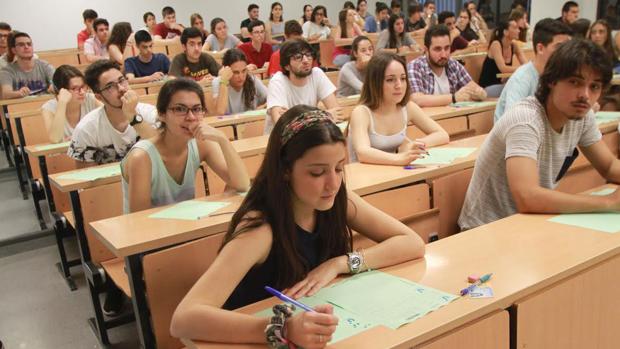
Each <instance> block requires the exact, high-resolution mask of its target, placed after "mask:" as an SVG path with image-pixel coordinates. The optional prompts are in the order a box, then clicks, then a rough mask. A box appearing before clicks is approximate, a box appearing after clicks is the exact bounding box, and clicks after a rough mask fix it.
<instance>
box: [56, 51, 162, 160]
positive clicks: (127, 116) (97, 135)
mask: <svg viewBox="0 0 620 349" xmlns="http://www.w3.org/2000/svg"><path fill="white" fill-rule="evenodd" d="M84 75H85V77H86V84H87V85H88V87H90V89H91V90H92V91H93V92H94V93H95V97H97V99H98V100H99V101H101V102H103V106H102V107H99V108H97V109H95V110H93V111H91V112H90V113H88V114H86V116H84V117H83V118H82V119H81V120H80V122H79V123H78V124H77V126H76V127H75V129H74V130H73V135H72V136H71V145H70V146H69V150H68V152H67V155H68V156H69V157H71V158H73V159H75V160H77V161H78V162H79V163H78V165H79V166H84V165H86V164H88V163H90V164H94V163H96V164H105V163H109V162H114V161H120V160H121V159H122V158H123V157H125V154H127V152H128V151H129V149H131V147H132V146H133V145H134V144H135V143H136V142H137V141H138V139H140V138H149V137H152V136H154V135H155V129H154V128H153V126H154V124H155V122H156V121H157V111H156V109H155V107H153V106H152V105H150V104H144V103H138V95H137V94H136V92H135V91H132V90H130V89H129V83H128V81H127V78H125V76H124V75H123V73H121V68H120V66H119V65H118V63H116V62H112V61H110V60H101V61H97V62H95V63H93V64H91V65H90V66H89V67H88V68H87V69H86V73H85V74H84Z"/></svg>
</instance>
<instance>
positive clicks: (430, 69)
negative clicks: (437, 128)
mask: <svg viewBox="0 0 620 349" xmlns="http://www.w3.org/2000/svg"><path fill="white" fill-rule="evenodd" d="M424 46H425V47H426V54H425V55H424V56H422V57H419V58H417V59H415V60H413V61H411V62H409V63H408V64H407V72H408V75H409V83H410V84H411V100H412V101H413V102H414V103H415V104H417V105H419V106H420V107H439V106H444V105H448V104H450V103H455V102H461V101H471V100H474V101H480V100H483V99H485V98H486V93H485V92H484V89H482V88H481V87H480V86H478V85H477V84H476V83H475V82H473V81H472V79H471V77H470V76H469V73H467V71H466V70H465V68H463V66H462V65H461V64H460V63H459V62H457V61H455V60H454V59H452V58H450V30H449V29H448V27H446V26H445V25H443V24H439V25H436V26H432V27H430V28H429V29H427V30H426V33H424Z"/></svg>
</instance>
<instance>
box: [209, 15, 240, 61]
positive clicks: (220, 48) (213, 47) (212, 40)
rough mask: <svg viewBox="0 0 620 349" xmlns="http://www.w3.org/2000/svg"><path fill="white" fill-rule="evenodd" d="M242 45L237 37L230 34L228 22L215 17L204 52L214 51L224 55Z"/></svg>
mask: <svg viewBox="0 0 620 349" xmlns="http://www.w3.org/2000/svg"><path fill="white" fill-rule="evenodd" d="M240 43H241V40H239V39H237V37H236V36H234V35H232V34H228V26H227V25H226V22H225V21H224V20H223V19H221V18H219V17H215V18H213V20H212V21H211V34H209V36H207V40H205V43H204V45H203V46H202V50H203V51H204V52H209V51H214V52H219V53H224V52H225V51H226V50H229V49H231V48H235V47H237V46H238V45H239V44H240Z"/></svg>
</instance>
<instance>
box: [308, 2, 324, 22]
mask: <svg viewBox="0 0 620 349" xmlns="http://www.w3.org/2000/svg"><path fill="white" fill-rule="evenodd" d="M319 10H323V15H324V16H323V18H325V17H327V9H326V8H325V6H323V5H317V6H315V7H314V8H313V9H312V15H310V22H312V23H314V21H315V18H316V13H317V12H318V11H319ZM321 25H322V26H324V25H325V24H323V22H321Z"/></svg>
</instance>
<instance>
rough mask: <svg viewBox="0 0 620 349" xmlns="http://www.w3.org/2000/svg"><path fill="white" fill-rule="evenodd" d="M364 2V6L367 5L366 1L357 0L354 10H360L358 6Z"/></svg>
mask: <svg viewBox="0 0 620 349" xmlns="http://www.w3.org/2000/svg"><path fill="white" fill-rule="evenodd" d="M363 2H365V3H366V5H368V1H367V0H357V7H356V8H355V9H356V10H357V11H359V10H360V5H361V4H362V3H363Z"/></svg>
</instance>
